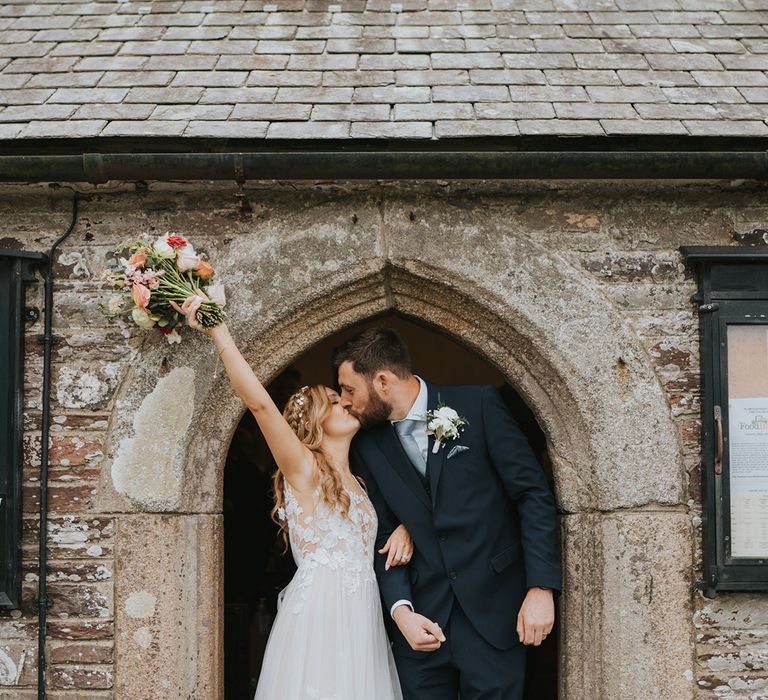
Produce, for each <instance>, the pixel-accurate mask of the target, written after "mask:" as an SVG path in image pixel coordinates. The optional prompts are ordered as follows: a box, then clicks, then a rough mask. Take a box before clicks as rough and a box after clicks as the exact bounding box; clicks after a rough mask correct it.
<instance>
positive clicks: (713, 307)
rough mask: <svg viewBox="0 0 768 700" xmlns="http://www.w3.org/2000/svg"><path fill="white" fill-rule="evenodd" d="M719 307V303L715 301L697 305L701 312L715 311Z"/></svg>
mask: <svg viewBox="0 0 768 700" xmlns="http://www.w3.org/2000/svg"><path fill="white" fill-rule="evenodd" d="M719 308H720V304H716V303H710V304H702V305H701V306H699V311H700V312H701V313H704V312H712V311H717V310H718V309H719Z"/></svg>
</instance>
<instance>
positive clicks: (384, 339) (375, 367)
mask: <svg viewBox="0 0 768 700" xmlns="http://www.w3.org/2000/svg"><path fill="white" fill-rule="evenodd" d="M346 361H349V362H351V363H352V369H354V370H355V372H357V373H358V374H362V375H363V376H364V377H367V378H368V379H371V378H372V377H373V375H374V374H376V372H379V371H381V370H383V369H388V370H389V371H390V372H392V373H393V374H395V375H397V376H398V377H400V378H401V379H407V378H408V377H409V376H410V375H411V354H410V353H409V352H408V346H407V345H406V344H405V343H404V342H403V340H402V339H401V338H400V336H399V335H398V334H397V333H395V331H393V330H392V329H391V328H385V327H384V326H379V327H376V328H367V329H366V330H364V331H362V332H360V333H358V334H357V335H355V336H353V337H352V338H350V339H349V340H347V341H346V342H345V343H344V344H343V345H341V346H340V347H339V348H337V349H336V351H335V352H334V354H333V365H334V367H335V368H336V369H337V370H338V368H339V365H341V363H342V362H346Z"/></svg>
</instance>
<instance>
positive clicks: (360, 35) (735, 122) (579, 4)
mask: <svg viewBox="0 0 768 700" xmlns="http://www.w3.org/2000/svg"><path fill="white" fill-rule="evenodd" d="M767 124H768V8H766V6H765V2H764V0H529V1H528V2H525V3H521V2H520V0H471V1H470V0H401V1H400V2H392V1H391V0H337V1H336V2H324V1H321V0H281V1H279V2H271V3H270V2H262V1H261V0H153V1H152V2H150V1H149V0H142V1H138V2H136V1H132V0H127V1H121V2H114V1H112V0H94V1H91V2H79V1H77V0H59V1H58V2H53V1H47V2H34V1H32V2H24V3H21V2H16V3H0V138H16V139H19V138H20V139H26V138H28V139H42V138H47V137H54V136H55V137H70V138H90V137H93V136H114V135H125V136H132V135H133V136H148V135H157V136H205V137H215V136H221V137H227V138H230V137H249V138H267V139H271V138H295V139H311V138H351V139H354V138H372V137H375V138H398V137H400V138H422V139H440V138H457V137H461V136H480V135H485V136H513V135H518V134H552V135H606V134H638V135H639V134H668V135H673V134H674V135H677V134H680V135H684V134H690V135H735V134H742V135H749V136H756V135H757V136H762V135H768V125H767Z"/></svg>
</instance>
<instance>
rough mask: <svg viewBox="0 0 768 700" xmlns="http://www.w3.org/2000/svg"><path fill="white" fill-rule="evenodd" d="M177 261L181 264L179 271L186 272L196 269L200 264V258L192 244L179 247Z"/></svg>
mask: <svg viewBox="0 0 768 700" xmlns="http://www.w3.org/2000/svg"><path fill="white" fill-rule="evenodd" d="M176 262H177V263H178V265H179V272H186V271H187V270H194V269H196V268H197V266H198V265H199V264H200V258H199V256H198V255H197V253H195V249H194V248H193V247H192V246H191V245H185V246H184V247H183V248H177V250H176Z"/></svg>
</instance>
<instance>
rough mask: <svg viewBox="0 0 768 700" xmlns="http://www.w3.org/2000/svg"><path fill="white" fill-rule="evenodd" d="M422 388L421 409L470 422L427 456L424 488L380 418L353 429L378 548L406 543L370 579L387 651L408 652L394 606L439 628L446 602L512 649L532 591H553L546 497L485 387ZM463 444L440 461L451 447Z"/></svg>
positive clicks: (558, 577) (494, 395)
mask: <svg viewBox="0 0 768 700" xmlns="http://www.w3.org/2000/svg"><path fill="white" fill-rule="evenodd" d="M426 383H427V389H428V409H429V410H432V409H434V408H436V406H437V402H438V394H439V398H440V399H441V400H442V402H443V403H444V404H446V405H448V406H450V407H451V408H453V409H455V410H456V411H457V412H458V414H459V415H460V416H464V417H465V418H467V420H468V421H469V424H468V425H467V426H465V427H464V429H463V430H462V432H461V433H460V434H459V437H458V438H456V439H453V440H447V441H446V442H444V443H443V446H442V447H441V448H440V450H439V451H438V453H437V454H433V452H432V448H433V446H434V436H430V437H429V450H428V460H427V476H428V481H429V486H426V487H425V485H424V483H423V482H422V480H421V477H420V476H419V474H418V473H417V472H416V469H415V467H414V466H413V464H412V463H411V461H410V460H409V459H408V456H407V454H406V452H405V450H404V449H403V447H402V445H401V444H400V440H399V438H398V437H397V434H396V433H395V430H394V428H393V427H392V424H391V423H390V422H389V421H385V422H384V423H382V424H380V425H377V426H375V427H373V428H371V429H369V430H367V431H363V432H360V433H359V434H358V435H357V436H356V437H355V439H354V440H353V442H352V450H351V459H352V467H353V469H354V470H355V472H356V473H357V474H359V475H360V476H361V477H362V478H363V480H364V481H365V483H366V486H367V488H368V494H369V497H370V498H371V501H372V502H373V505H374V507H375V509H376V514H377V517H378V521H379V529H378V536H377V541H376V549H377V550H378V549H380V548H381V547H382V546H383V545H384V543H385V542H386V540H387V538H388V537H389V535H390V534H391V533H392V531H393V530H394V529H395V528H396V527H397V526H398V525H399V524H400V523H403V524H404V525H405V527H406V528H407V529H408V531H409V532H410V534H411V537H412V538H413V541H414V548H415V551H414V554H413V557H412V559H411V562H410V563H409V564H408V565H406V566H396V567H392V568H390V569H389V571H385V570H384V562H385V560H386V557H385V556H384V555H381V554H378V551H377V553H376V554H375V555H374V556H375V569H376V576H377V579H378V583H379V588H380V590H381V596H382V601H383V605H384V617H385V621H386V624H387V629H388V632H389V635H390V639H391V640H392V643H393V650H394V652H395V653H397V654H401V655H407V656H415V657H419V656H423V655H424V654H426V653H429V652H421V651H413V650H412V649H411V647H410V645H409V644H408V643H407V641H406V640H405V638H404V637H403V635H402V634H401V632H400V630H399V629H398V628H397V626H396V625H395V624H394V622H393V621H392V619H391V616H390V614H389V610H390V608H391V606H392V605H393V604H394V603H395V602H396V601H398V600H400V599H403V598H405V599H408V600H410V601H412V603H413V606H414V609H415V610H416V612H418V613H421V614H422V615H424V616H426V617H428V618H430V619H431V620H434V621H436V622H438V623H439V624H440V625H441V627H443V629H445V628H446V625H447V622H448V616H449V614H450V610H451V606H452V604H453V600H454V596H455V597H456V598H457V599H458V601H459V603H460V604H461V607H462V608H463V609H464V612H465V613H466V614H467V617H468V618H469V619H470V621H471V622H472V624H473V625H474V626H475V628H476V629H477V631H478V632H479V633H480V634H481V635H482V636H483V637H484V638H485V639H486V641H488V642H489V643H490V644H491V645H492V646H494V647H496V648H499V649H508V648H511V647H512V646H514V645H516V644H520V641H519V638H518V635H517V632H516V626H517V614H518V612H519V610H520V606H521V604H522V602H523V599H524V598H525V595H526V593H527V590H528V588H530V587H531V586H546V587H548V588H552V589H554V590H555V591H556V593H557V594H559V591H560V590H561V588H562V570H561V562H560V538H559V532H558V523H557V517H556V508H555V502H554V498H553V496H552V493H551V491H550V488H549V485H548V483H547V481H546V478H545V476H544V473H543V471H542V469H541V466H540V465H539V463H538V461H537V459H536V457H535V455H534V453H533V450H532V449H531V447H530V445H529V443H528V441H527V439H526V437H525V435H524V434H523V433H522V431H521V430H520V427H519V426H518V424H517V422H516V421H515V420H514V418H513V417H512V415H511V414H510V412H509V410H508V409H507V407H506V406H505V404H504V402H503V400H502V398H501V396H500V395H499V392H498V391H497V390H496V389H495V388H494V387H492V386H490V385H485V386H483V385H466V386H438V385H435V384H432V383H431V382H426ZM456 445H461V446H464V447H468V448H469V449H467V450H463V451H461V452H457V454H455V455H454V456H453V457H452V458H451V459H447V456H448V453H449V452H450V451H451V448H452V447H454V446H456Z"/></svg>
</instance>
